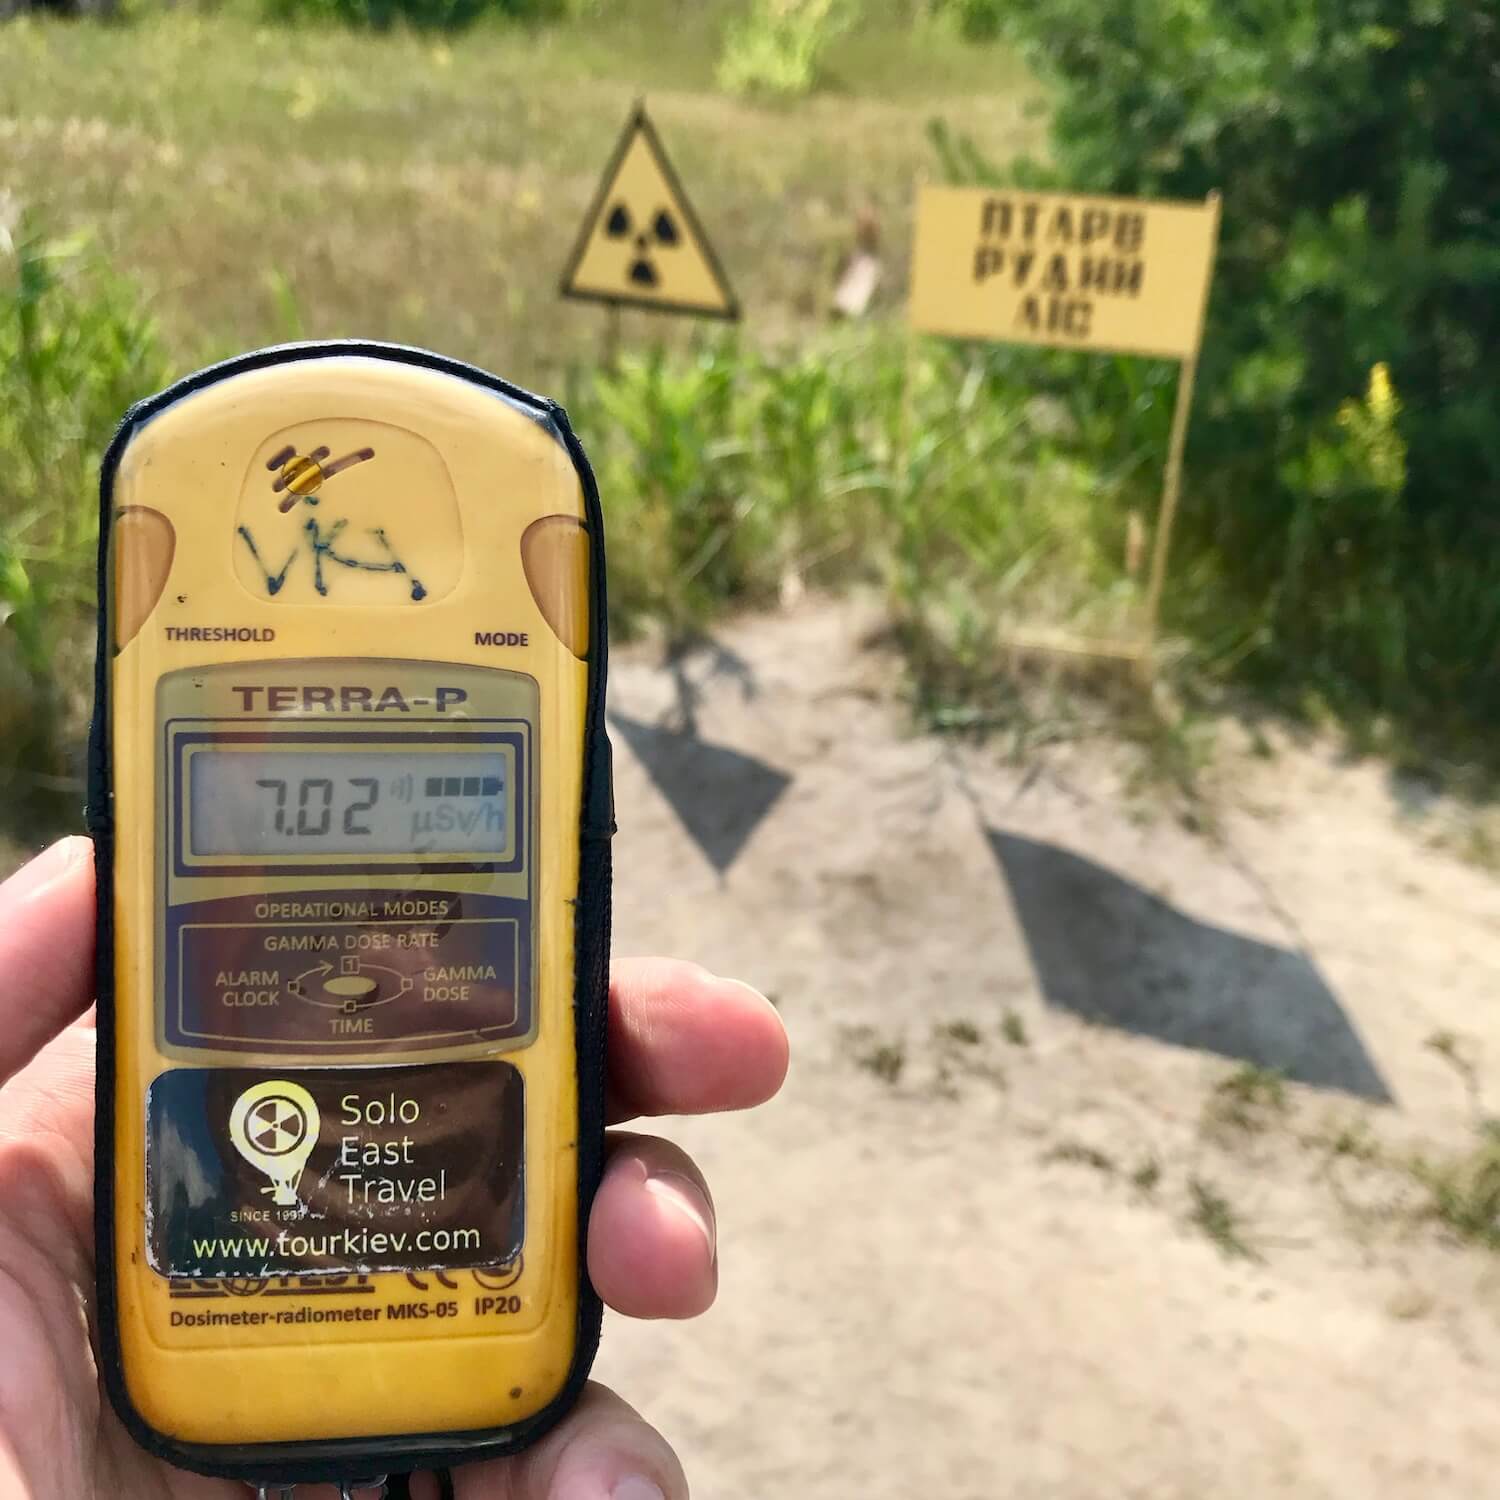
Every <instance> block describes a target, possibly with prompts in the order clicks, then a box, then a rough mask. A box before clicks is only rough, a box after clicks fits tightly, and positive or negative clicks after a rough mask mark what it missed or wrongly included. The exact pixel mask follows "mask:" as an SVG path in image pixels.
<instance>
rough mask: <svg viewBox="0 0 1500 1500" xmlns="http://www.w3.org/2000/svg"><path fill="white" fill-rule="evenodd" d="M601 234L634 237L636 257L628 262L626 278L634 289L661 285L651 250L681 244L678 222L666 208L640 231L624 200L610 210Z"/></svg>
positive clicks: (613, 237)
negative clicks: (628, 268)
mask: <svg viewBox="0 0 1500 1500" xmlns="http://www.w3.org/2000/svg"><path fill="white" fill-rule="evenodd" d="M604 232H605V234H607V235H608V236H609V237H610V239H612V240H623V239H628V238H629V237H630V236H631V235H632V234H633V235H634V236H635V255H634V257H633V258H632V259H631V262H630V272H629V275H630V279H631V280H632V281H633V282H634V283H635V284H636V285H637V286H649V287H654V286H658V285H660V283H661V273H660V272H659V271H658V270H657V269H656V262H655V261H654V260H652V259H651V251H652V250H653V249H654V248H656V247H658V246H663V245H664V246H666V247H667V248H668V249H675V248H676V247H677V246H678V245H679V244H681V243H682V236H681V234H679V233H678V230H677V221H676V220H675V219H674V218H673V217H672V215H671V214H670V213H668V212H667V210H666V209H664V208H659V209H657V210H656V213H655V215H654V216H653V217H652V219H651V222H650V223H649V224H648V225H647V226H646V228H644V229H640V228H637V226H636V224H635V223H634V221H633V220H632V219H631V217H630V209H629V208H628V207H627V206H626V204H625V203H624V201H623V200H622V201H620V202H618V203H616V204H615V206H614V207H613V208H612V209H610V211H609V217H608V218H607V219H606V220H605V221H604Z"/></svg>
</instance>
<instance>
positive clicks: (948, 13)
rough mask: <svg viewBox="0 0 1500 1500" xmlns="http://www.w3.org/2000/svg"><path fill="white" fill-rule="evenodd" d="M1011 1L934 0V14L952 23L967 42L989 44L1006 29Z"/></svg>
mask: <svg viewBox="0 0 1500 1500" xmlns="http://www.w3.org/2000/svg"><path fill="white" fill-rule="evenodd" d="M1008 8H1009V0H932V13H933V14H934V15H936V16H938V17H940V18H941V19H942V20H945V21H951V22H952V23H953V25H954V26H956V27H957V28H958V34H959V35H960V36H961V37H963V39H964V40H965V41H967V42H989V41H993V40H994V39H995V38H996V37H998V36H999V35H1000V33H1001V31H1002V29H1003V27H1004V23H1005V16H1006V12H1007V10H1008Z"/></svg>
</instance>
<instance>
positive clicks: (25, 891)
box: [4, 835, 94, 896]
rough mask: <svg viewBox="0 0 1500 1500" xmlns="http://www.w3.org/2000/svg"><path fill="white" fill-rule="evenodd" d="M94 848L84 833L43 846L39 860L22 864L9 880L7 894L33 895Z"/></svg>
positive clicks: (6, 887) (38, 856)
mask: <svg viewBox="0 0 1500 1500" xmlns="http://www.w3.org/2000/svg"><path fill="white" fill-rule="evenodd" d="M93 847H94V846H93V843H92V842H91V841H90V840H89V839H86V838H83V837H82V836H80V835H74V836H72V837H70V838H65V839H59V840H58V841H57V842H56V843H55V844H52V845H51V846H50V847H48V848H46V849H43V850H42V852H41V853H40V854H38V855H37V857H36V858H35V859H33V860H31V861H29V862H28V863H26V864H24V865H22V866H21V868H20V869H19V870H17V871H16V873H15V874H14V875H12V876H11V877H10V879H9V880H7V881H6V882H5V887H4V888H5V891H6V894H7V895H10V896H29V895H30V894H31V893H32V892H33V891H39V890H41V888H42V887H43V886H45V885H50V884H51V883H52V882H53V881H54V880H56V879H57V878H58V876H59V875H62V874H64V873H65V872H66V871H68V870H70V869H71V868H72V867H73V865H74V864H76V863H77V862H78V861H79V860H80V859H82V858H83V856H84V854H85V853H86V852H92V850H93Z"/></svg>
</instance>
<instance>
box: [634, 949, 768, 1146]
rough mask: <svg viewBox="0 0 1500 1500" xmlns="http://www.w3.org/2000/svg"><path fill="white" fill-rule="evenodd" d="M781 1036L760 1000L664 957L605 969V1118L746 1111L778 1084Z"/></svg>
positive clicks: (737, 985) (735, 984)
mask: <svg viewBox="0 0 1500 1500" xmlns="http://www.w3.org/2000/svg"><path fill="white" fill-rule="evenodd" d="M786 1068H787V1039H786V1028H785V1027H784V1026H783V1025H782V1024H781V1017H780V1016H778V1015H777V1014H776V1008H775V1006H773V1005H772V1004H771V1002H770V1001H769V1000H767V999H766V997H765V996H764V995H762V994H760V993H759V991H757V990H753V989H751V988H750V986H749V985H748V984H742V983H741V982H740V981H739V980H738V979H718V978H716V977H715V976H714V975H712V974H710V973H709V972H708V970H707V969H704V968H701V967H700V966H699V965H697V964H690V963H683V962H682V961H680V960H678V959H671V958H637V959H628V960H625V961H623V962H621V963H617V964H615V965H614V968H613V971H612V973H611V979H610V1005H609V1118H610V1119H611V1120H612V1121H615V1120H626V1119H629V1118H630V1117H631V1116H632V1115H667V1114H707V1113H711V1112H713V1111H715V1110H723V1109H748V1108H749V1107H750V1106H751V1105H752V1104H760V1103H762V1102H763V1101H764V1100H766V1099H769V1098H770V1097H771V1095H772V1094H774V1093H775V1092H776V1090H777V1089H779V1088H780V1087H781V1080H782V1079H783V1078H785V1077H786Z"/></svg>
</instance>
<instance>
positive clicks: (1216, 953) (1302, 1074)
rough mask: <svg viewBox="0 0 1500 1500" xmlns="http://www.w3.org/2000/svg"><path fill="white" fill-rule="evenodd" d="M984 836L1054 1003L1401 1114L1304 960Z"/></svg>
mask: <svg viewBox="0 0 1500 1500" xmlns="http://www.w3.org/2000/svg"><path fill="white" fill-rule="evenodd" d="M986 833H987V836H988V838H989V842H990V847H991V849H992V850H993V851H994V854H995V858H996V860H997V861H998V862H999V865H1000V868H1001V870H1002V872H1003V873H1004V876H1005V880H1006V883H1007V884H1008V885H1009V887H1010V893H1011V899H1012V901H1013V902H1014V904H1015V909H1016V913H1017V915H1018V917H1019V918H1020V922H1021V926H1022V929H1023V930H1024V932H1025V935H1026V944H1027V947H1028V949H1029V950H1030V953H1031V961H1032V964H1033V966H1034V967H1035V969H1036V973H1037V979H1038V982H1039V983H1040V985H1041V988H1042V992H1043V994H1044V995H1045V997H1046V999H1047V1002H1048V1004H1050V1005H1056V1006H1059V1007H1061V1008H1062V1009H1063V1010H1068V1011H1072V1012H1073V1013H1074V1014H1076V1015H1079V1016H1082V1017H1085V1018H1086V1019H1088V1020H1092V1021H1101V1022H1104V1023H1105V1024H1107V1025H1110V1026H1118V1027H1120V1028H1121V1029H1122V1030H1125V1031H1132V1032H1135V1033H1136V1034H1137V1035H1140V1036H1148V1037H1153V1038H1155V1039H1156V1040H1157V1041H1163V1042H1173V1043H1175V1044H1176V1045H1178V1046H1181V1047H1196V1048H1199V1049H1201V1050H1203V1051H1207V1052H1217V1053H1219V1054H1221V1055H1222V1056H1224V1057H1233V1058H1240V1059H1242V1060H1243V1061H1245V1062H1249V1063H1254V1064H1256V1065H1257V1066H1259V1067H1263V1068H1274V1069H1276V1070H1277V1071H1278V1072H1280V1073H1282V1074H1283V1075H1284V1076H1285V1077H1287V1078H1289V1079H1292V1080H1294V1081H1295V1082H1298V1083H1309V1084H1315V1085H1317V1086H1320V1087H1322V1088H1332V1089H1342V1090H1343V1091H1344V1092H1346V1093H1349V1094H1356V1095H1359V1096H1360V1097H1361V1098H1365V1099H1370V1100H1375V1101H1378V1102H1380V1103H1390V1102H1391V1098H1392V1096H1391V1092H1390V1090H1389V1088H1388V1087H1387V1086H1386V1083H1385V1080H1384V1079H1383V1078H1381V1076H1380V1074H1379V1072H1377V1070H1376V1068H1375V1065H1374V1063H1373V1062H1372V1061H1371V1059H1370V1055H1369V1053H1367V1052H1366V1051H1365V1047H1364V1043H1363V1042H1362V1041H1361V1040H1360V1037H1359V1034H1358V1033H1357V1032H1356V1031H1355V1029H1354V1027H1353V1025H1352V1024H1351V1022H1350V1020H1349V1018H1348V1017H1347V1016H1346V1015H1345V1014H1344V1011H1343V1009H1342V1007H1341V1006H1340V1005H1339V1002H1338V998H1337V997H1336V996H1335V995H1334V993H1333V991H1332V990H1331V989H1329V987H1328V985H1327V984H1326V983H1325V981H1324V979H1323V977H1322V975H1321V974H1319V973H1318V971H1317V969H1316V968H1314V967H1313V965H1312V964H1311V963H1310V962H1309V961H1308V960H1307V959H1306V958H1305V957H1304V956H1303V955H1302V954H1300V953H1296V952H1294V951H1292V950H1291V949H1288V948H1280V947H1277V946H1275V945H1274V944H1271V943H1263V942H1259V941H1257V940H1256V939H1254V938H1248V937H1243V936H1241V935H1239V934H1238V933H1234V932H1229V931H1226V930H1225V929H1224V928H1222V927H1213V926H1210V925H1209V924H1207V923H1205V922H1199V921H1197V920H1195V919H1194V918H1192V917H1189V916H1185V915H1184V914H1183V913H1182V912H1180V911H1178V910H1177V909H1176V908H1175V907H1173V906H1171V905H1169V904H1168V903H1167V902H1165V901H1163V900H1161V899H1160V898H1159V897H1157V896H1153V895H1151V894H1150V893H1149V892H1148V891H1145V890H1143V889H1141V887H1140V886H1138V885H1135V884H1133V883H1132V882H1131V881H1128V880H1125V879H1123V878H1122V877H1121V876H1119V875H1116V874H1114V873H1112V872H1111V871H1109V870H1106V869H1104V868H1103V867H1102V866H1100V865H1096V864H1094V863H1093V862H1092V861H1091V860H1087V859H1083V858H1081V857H1080V856H1079V855H1076V854H1072V853H1070V852H1069V851H1068V850H1066V849H1062V848H1059V847H1057V846H1056V845H1054V844H1045V843H1040V842H1037V841H1036V840H1033V839H1026V838H1020V837H1018V836H1017V835H1015V834H1010V833H1000V832H998V831H996V830H995V829H987V830H986Z"/></svg>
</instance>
